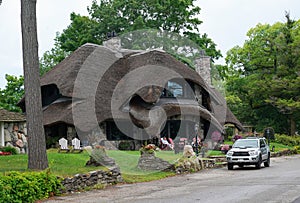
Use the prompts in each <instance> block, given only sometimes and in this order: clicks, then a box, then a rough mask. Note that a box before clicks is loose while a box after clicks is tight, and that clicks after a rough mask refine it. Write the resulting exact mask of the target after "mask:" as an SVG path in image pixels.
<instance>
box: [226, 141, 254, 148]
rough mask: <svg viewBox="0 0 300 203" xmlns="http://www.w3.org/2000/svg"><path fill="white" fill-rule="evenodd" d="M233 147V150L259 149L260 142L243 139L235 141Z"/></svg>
mask: <svg viewBox="0 0 300 203" xmlns="http://www.w3.org/2000/svg"><path fill="white" fill-rule="evenodd" d="M232 147H233V148H257V147H258V142H257V140H248V139H247V140H246V139H241V140H237V141H235V143H234V144H233V146H232Z"/></svg>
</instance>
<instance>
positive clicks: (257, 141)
mask: <svg viewBox="0 0 300 203" xmlns="http://www.w3.org/2000/svg"><path fill="white" fill-rule="evenodd" d="M226 159H227V166H228V170H232V169H233V166H234V165H238V166H239V167H243V166H244V165H255V167H256V168H257V169H260V166H261V164H262V163H264V166H265V167H269V166H270V148H269V146H268V145H267V143H266V139H265V138H258V137H249V138H246V139H239V140H237V141H235V143H234V144H233V146H232V149H230V150H229V151H228V152H227V154H226Z"/></svg>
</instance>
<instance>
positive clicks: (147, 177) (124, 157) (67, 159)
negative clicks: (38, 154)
mask: <svg viewBox="0 0 300 203" xmlns="http://www.w3.org/2000/svg"><path fill="white" fill-rule="evenodd" d="M107 154H108V156H110V157H112V158H113V159H114V160H115V161H116V163H117V164H118V165H119V166H120V169H121V173H122V176H123V179H124V180H125V181H126V182H143V181H151V180H157V179H162V178H165V177H168V176H172V175H175V174H174V173H173V172H161V171H142V170H140V169H138V168H137V167H136V166H137V164H138V159H139V157H140V152H139V151H120V150H107ZM47 155H48V162H49V167H50V170H51V172H52V173H53V174H55V175H57V176H61V177H68V176H73V175H75V174H78V173H88V172H90V171H94V170H99V169H103V170H105V167H92V166H88V167H87V166H85V164H86V162H87V161H88V160H89V153H88V152H86V151H84V152H82V153H65V152H64V153H58V152H57V150H54V149H50V150H48V151H47ZM156 155H157V156H158V157H160V158H162V159H164V160H167V161H169V162H170V163H174V162H175V160H176V159H178V158H179V157H180V156H181V155H180V154H174V152H171V151H161V152H156ZM27 159H28V156H27V155H24V154H19V155H11V156H0V166H1V167H0V173H5V172H9V171H21V172H23V171H28V169H27Z"/></svg>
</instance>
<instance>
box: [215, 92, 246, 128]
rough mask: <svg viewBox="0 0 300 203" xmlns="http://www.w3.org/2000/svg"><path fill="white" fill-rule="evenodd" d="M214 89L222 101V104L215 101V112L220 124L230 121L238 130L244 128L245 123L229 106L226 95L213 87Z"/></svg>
mask: <svg viewBox="0 0 300 203" xmlns="http://www.w3.org/2000/svg"><path fill="white" fill-rule="evenodd" d="M212 91H214V92H215V94H216V95H217V96H218V98H220V100H221V101H222V102H221V103H220V104H216V103H213V112H214V115H215V116H216V118H217V119H218V121H219V122H220V124H221V125H225V124H229V123H230V124H233V125H234V126H235V127H236V128H237V129H238V130H240V131H241V130H243V125H242V124H241V122H240V121H239V120H238V119H237V118H236V117H235V115H234V114H233V113H232V112H231V110H230V109H229V108H228V106H227V104H226V100H225V98H224V96H223V95H222V94H221V93H220V92H219V91H217V90H216V89H214V88H212Z"/></svg>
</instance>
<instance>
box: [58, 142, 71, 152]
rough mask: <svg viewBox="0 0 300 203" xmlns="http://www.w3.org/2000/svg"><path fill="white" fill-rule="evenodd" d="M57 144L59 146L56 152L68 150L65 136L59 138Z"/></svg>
mask: <svg viewBox="0 0 300 203" xmlns="http://www.w3.org/2000/svg"><path fill="white" fill-rule="evenodd" d="M58 144H59V146H60V147H59V149H58V153H60V152H61V151H66V152H67V153H68V152H69V151H70V149H69V147H68V140H66V139H65V138H60V139H59V140H58Z"/></svg>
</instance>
